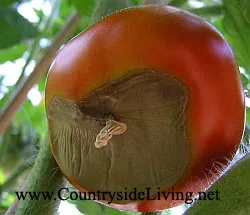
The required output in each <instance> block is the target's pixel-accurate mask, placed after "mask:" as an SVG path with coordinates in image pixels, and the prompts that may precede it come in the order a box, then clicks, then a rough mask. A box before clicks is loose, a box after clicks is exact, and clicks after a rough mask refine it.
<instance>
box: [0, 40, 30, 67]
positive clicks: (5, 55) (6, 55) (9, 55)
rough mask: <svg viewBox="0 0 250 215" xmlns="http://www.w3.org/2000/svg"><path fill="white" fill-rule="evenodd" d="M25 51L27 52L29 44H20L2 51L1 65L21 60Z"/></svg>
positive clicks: (0, 53)
mask: <svg viewBox="0 0 250 215" xmlns="http://www.w3.org/2000/svg"><path fill="white" fill-rule="evenodd" d="M25 50H27V44H25V43H19V44H17V45H15V46H12V47H9V48H6V49H0V63H4V62H6V61H13V60H16V59H18V58H21V57H22V56H23V53H24V52H25Z"/></svg>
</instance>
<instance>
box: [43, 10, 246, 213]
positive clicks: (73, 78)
mask: <svg viewBox="0 0 250 215" xmlns="http://www.w3.org/2000/svg"><path fill="white" fill-rule="evenodd" d="M46 109H47V117H48V122H49V133H50V143H51V148H52V151H53V154H54V156H55V159H56V161H57V163H58V166H59V167H60V169H61V171H62V172H63V174H64V175H65V177H66V178H67V179H68V180H69V181H70V182H71V183H72V184H73V185H74V186H75V187H76V188H77V189H79V190H80V191H93V192H94V191H97V190H102V191H107V190H108V191H110V192H118V191H124V189H125V187H126V188H127V190H126V191H127V192H129V191H133V189H134V188H135V187H136V188H137V190H140V191H144V192H145V189H146V188H147V187H149V188H151V190H152V194H156V193H157V192H158V191H159V189H158V188H160V191H165V192H168V191H170V192H172V191H174V192H176V191H181V192H194V193H197V192H199V191H203V190H204V189H205V188H207V187H208V186H210V183H212V182H213V181H215V180H216V178H217V176H218V174H219V173H220V170H223V169H224V168H225V165H226V164H227V163H228V161H229V160H230V159H231V158H232V156H233V155H234V153H235V151H236V149H237V147H238V145H239V143H240V140H241V136H242V131H243V127H244V96H243V90H242V85H241V82H240V76H239V72H238V67H237V64H236V62H235V58H234V55H233V53H232V50H231V48H230V47H229V45H228V43H227V42H226V41H225V40H224V38H223V37H222V35H221V34H220V33H218V31H217V30H216V29H215V28H214V27H212V26H211V25H210V24H208V23H207V22H205V21H204V20H202V19H201V18H199V17H197V16H194V15H191V14H190V13H187V12H184V11H182V10H179V9H176V8H173V7H167V6H144V7H137V8H129V9H125V10H122V11H119V12H116V13H113V14H111V15H110V16H107V17H105V18H103V19H102V20H100V21H99V22H97V23H96V24H95V25H93V26H91V27H90V28H89V29H87V30H86V31H84V32H82V33H81V34H79V35H78V36H77V37H75V38H74V39H72V40H71V41H70V42H69V43H68V44H67V45H66V46H65V47H64V48H63V49H62V51H61V52H60V53H59V54H58V56H57V57H56V59H55V61H54V63H53V65H52V66H51V68H50V71H49V75H48V78H47V85H46ZM218 169H219V171H218ZM172 187H174V189H172ZM153 196H154V195H152V197H153ZM108 201H109V199H107V200H106V201H103V203H105V204H107V202H108ZM181 203H183V201H178V200H171V199H168V200H165V199H164V197H163V196H162V200H155V201H153V200H142V201H139V200H138V201H130V200H124V199H123V200H114V201H113V203H112V204H111V206H112V207H115V208H118V209H128V210H133V211H145V212H147V211H156V210H162V209H165V208H169V207H173V206H175V205H178V204H181Z"/></svg>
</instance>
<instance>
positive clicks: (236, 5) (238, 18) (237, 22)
mask: <svg viewBox="0 0 250 215" xmlns="http://www.w3.org/2000/svg"><path fill="white" fill-rule="evenodd" d="M246 2H247V3H246ZM248 5H249V1H248V0H247V1H246V0H224V9H225V16H224V19H223V28H224V31H225V36H226V38H227V40H228V41H229V43H230V45H231V46H232V48H233V50H234V53H235V55H236V57H237V60H238V63H239V64H240V66H242V67H244V68H245V69H246V71H247V72H248V74H250V60H249V59H250V36H249V35H250V22H249V19H250V18H249V17H250V16H249V13H250V12H249V11H250V7H249V6H248ZM246 17H247V18H246Z"/></svg>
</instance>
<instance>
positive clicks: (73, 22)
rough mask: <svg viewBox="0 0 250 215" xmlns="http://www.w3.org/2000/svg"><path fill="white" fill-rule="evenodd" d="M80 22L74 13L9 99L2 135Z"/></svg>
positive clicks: (0, 123)
mask: <svg viewBox="0 0 250 215" xmlns="http://www.w3.org/2000/svg"><path fill="white" fill-rule="evenodd" d="M79 22H80V16H79V15H78V14H77V13H76V12H73V14H72V15H71V16H70V17H69V19H68V21H67V22H66V24H65V25H64V27H63V28H62V30H61V31H60V32H59V33H58V34H57V36H56V37H55V39H54V41H53V42H52V44H51V46H50V47H49V48H48V49H47V50H46V51H45V53H44V55H43V56H42V58H41V59H40V61H39V62H38V63H37V65H36V67H35V68H34V70H33V72H32V73H31V74H30V76H29V77H28V78H27V79H26V80H24V81H23V82H22V83H21V84H20V86H18V87H17V88H16V90H15V91H14V92H13V94H12V95H11V97H10V99H9V102H8V103H7V104H6V105H5V106H4V108H3V110H2V111H1V113H0V134H2V133H3V132H4V131H5V129H6V128H7V127H8V125H9V124H10V122H11V120H12V119H13V117H14V115H15V113H16V112H17V110H18V109H19V107H20V106H21V105H22V104H23V102H24V100H25V99H26V95H27V93H28V92H29V90H30V89H31V88H32V87H33V85H34V84H36V83H37V82H38V81H39V79H40V77H41V76H42V74H44V73H45V72H46V71H47V69H48V67H49V65H50V64H51V62H52V60H53V58H54V57H55V55H56V53H57V50H58V49H59V48H60V46H61V45H62V44H63V43H64V41H65V40H66V39H67V38H68V37H69V36H70V35H71V34H72V33H73V32H74V30H75V28H76V26H77V24H78V23H79Z"/></svg>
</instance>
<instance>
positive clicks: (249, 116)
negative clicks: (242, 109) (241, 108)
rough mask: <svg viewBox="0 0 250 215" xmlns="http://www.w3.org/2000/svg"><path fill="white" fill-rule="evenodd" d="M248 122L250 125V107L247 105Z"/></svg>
mask: <svg viewBox="0 0 250 215" xmlns="http://www.w3.org/2000/svg"><path fill="white" fill-rule="evenodd" d="M246 123H247V125H250V108H249V107H246Z"/></svg>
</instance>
